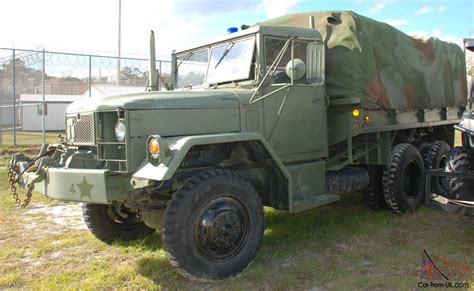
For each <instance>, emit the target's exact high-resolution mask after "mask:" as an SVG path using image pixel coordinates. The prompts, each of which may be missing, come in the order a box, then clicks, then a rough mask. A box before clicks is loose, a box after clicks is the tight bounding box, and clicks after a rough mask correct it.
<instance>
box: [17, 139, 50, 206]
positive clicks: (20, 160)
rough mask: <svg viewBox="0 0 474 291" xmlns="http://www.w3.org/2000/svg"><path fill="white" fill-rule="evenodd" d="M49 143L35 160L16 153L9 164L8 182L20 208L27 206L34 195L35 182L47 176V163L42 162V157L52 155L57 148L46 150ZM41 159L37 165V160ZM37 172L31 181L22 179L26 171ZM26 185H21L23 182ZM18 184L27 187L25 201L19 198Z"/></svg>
mask: <svg viewBox="0 0 474 291" xmlns="http://www.w3.org/2000/svg"><path fill="white" fill-rule="evenodd" d="M46 147H47V145H45V146H43V148H42V149H41V151H40V153H39V154H38V156H37V157H35V158H34V159H33V160H31V161H30V160H29V159H28V158H26V156H25V155H24V154H23V153H17V154H14V155H13V156H12V158H11V160H10V162H9V164H8V184H9V185H10V191H11V192H12V196H13V200H15V204H16V205H17V206H18V207H20V208H26V207H27V206H28V205H29V204H30V202H31V197H32V195H33V190H34V189H35V183H38V182H41V181H43V180H44V178H45V173H44V166H45V164H47V163H42V161H41V160H40V159H41V158H43V157H45V156H48V155H51V154H52V153H54V151H55V150H56V147H51V148H48V149H47V150H46ZM38 160H40V161H39V163H38V165H37V163H36V162H37V161H38ZM33 171H34V172H35V175H34V178H33V179H32V180H31V181H27V180H25V181H22V176H23V174H24V173H25V172H33ZM22 183H23V184H24V185H21V184H22ZM17 186H24V187H25V188H26V196H25V199H24V200H23V201H21V199H20V198H19V195H18V188H17Z"/></svg>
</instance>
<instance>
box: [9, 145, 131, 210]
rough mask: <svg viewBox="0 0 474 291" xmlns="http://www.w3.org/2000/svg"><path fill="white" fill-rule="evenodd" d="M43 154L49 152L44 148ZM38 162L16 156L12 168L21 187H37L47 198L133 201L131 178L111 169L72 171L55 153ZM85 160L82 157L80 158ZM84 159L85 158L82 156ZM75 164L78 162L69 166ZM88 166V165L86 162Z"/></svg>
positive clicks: (11, 163)
mask: <svg viewBox="0 0 474 291" xmlns="http://www.w3.org/2000/svg"><path fill="white" fill-rule="evenodd" d="M42 152H43V153H44V152H45V151H44V150H43V149H42ZM38 156H39V158H36V159H35V160H34V161H31V160H30V159H28V158H26V157H25V155H23V154H21V153H18V154H15V155H13V156H12V159H11V160H10V164H9V166H10V167H11V168H13V169H14V170H16V171H17V173H16V174H17V176H18V175H20V173H23V174H22V175H21V177H20V178H19V179H18V184H19V185H20V186H21V187H27V186H28V185H30V184H34V191H35V192H39V193H41V194H44V195H45V196H47V197H50V198H53V199H58V200H63V201H76V202H85V203H96V204H109V203H112V202H114V201H124V200H129V195H130V194H131V192H132V191H133V187H132V185H131V183H130V178H131V177H130V176H129V175H124V174H119V173H114V172H111V171H109V170H108V169H94V168H92V167H88V168H69V167H67V166H64V164H58V163H56V162H55V161H57V160H58V157H56V156H55V154H51V155H49V154H48V155H44V156H42V155H41V153H40V154H39V155H38ZM77 156H78V158H81V156H80V155H77ZM82 157H84V156H82ZM65 164H66V165H71V164H74V163H72V162H71V163H65ZM85 165H87V163H85Z"/></svg>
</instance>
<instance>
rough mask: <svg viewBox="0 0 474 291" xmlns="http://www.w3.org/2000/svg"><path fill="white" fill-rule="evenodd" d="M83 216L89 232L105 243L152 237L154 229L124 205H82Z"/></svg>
mask: <svg viewBox="0 0 474 291" xmlns="http://www.w3.org/2000/svg"><path fill="white" fill-rule="evenodd" d="M82 215H83V217H84V222H85V223H86V225H87V228H88V229H89V231H90V232H91V233H92V234H93V235H94V236H95V237H96V238H98V239H99V240H101V241H103V242H106V243H108V242H111V241H114V240H132V239H136V238H139V237H143V236H147V235H151V234H153V233H154V232H155V230H154V229H153V228H150V227H148V226H146V224H145V223H144V222H143V221H141V219H140V216H139V214H138V213H136V212H132V211H130V210H128V209H127V208H125V207H124V206H123V205H122V204H112V205H102V204H86V203H84V204H82Z"/></svg>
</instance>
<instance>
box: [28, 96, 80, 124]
mask: <svg viewBox="0 0 474 291" xmlns="http://www.w3.org/2000/svg"><path fill="white" fill-rule="evenodd" d="M81 98H84V97H83V96H81V95H46V96H45V101H46V106H45V107H46V110H45V114H46V115H45V125H46V130H47V131H64V130H66V125H65V121H64V113H66V108H67V106H68V105H69V104H71V103H72V102H74V101H76V100H79V99H81ZM42 100H43V96H42V95H41V94H21V95H20V102H21V104H23V105H25V106H23V107H22V110H21V121H22V130H26V131H41V130H42V129H43V118H42V105H41V102H42Z"/></svg>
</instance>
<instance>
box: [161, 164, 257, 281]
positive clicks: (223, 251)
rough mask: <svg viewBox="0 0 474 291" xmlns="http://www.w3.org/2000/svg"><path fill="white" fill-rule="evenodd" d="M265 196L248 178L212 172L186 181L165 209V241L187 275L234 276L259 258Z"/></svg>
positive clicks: (205, 278)
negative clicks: (261, 197)
mask: <svg viewBox="0 0 474 291" xmlns="http://www.w3.org/2000/svg"><path fill="white" fill-rule="evenodd" d="M263 228H264V219H263V206H262V202H261V199H260V197H259V195H258V193H257V191H256V190H255V188H254V187H253V186H252V184H251V183H250V182H249V181H248V180H246V179H245V178H243V177H241V176H239V175H237V174H235V173H233V172H230V171H226V170H217V169H216V170H208V171H203V172H201V173H198V174H196V175H194V176H192V177H191V178H190V179H189V180H187V181H186V182H185V183H184V185H183V186H182V187H181V188H180V189H179V190H178V191H176V192H175V193H174V194H173V196H172V198H171V201H170V203H169V204H168V207H167V208H166V210H165V220H164V228H163V232H162V234H163V245H164V249H165V251H166V252H167V256H168V259H169V260H170V262H171V264H172V265H173V266H175V267H177V269H178V271H179V272H180V273H181V274H182V275H184V276H185V277H187V278H190V279H193V280H198V281H211V280H217V279H223V278H226V277H230V276H235V275H237V274H238V273H240V272H241V271H242V270H243V269H244V268H245V267H246V266H248V264H250V262H251V261H252V260H253V259H254V258H255V256H256V254H257V251H258V249H259V247H260V244H261V242H262V238H263Z"/></svg>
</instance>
